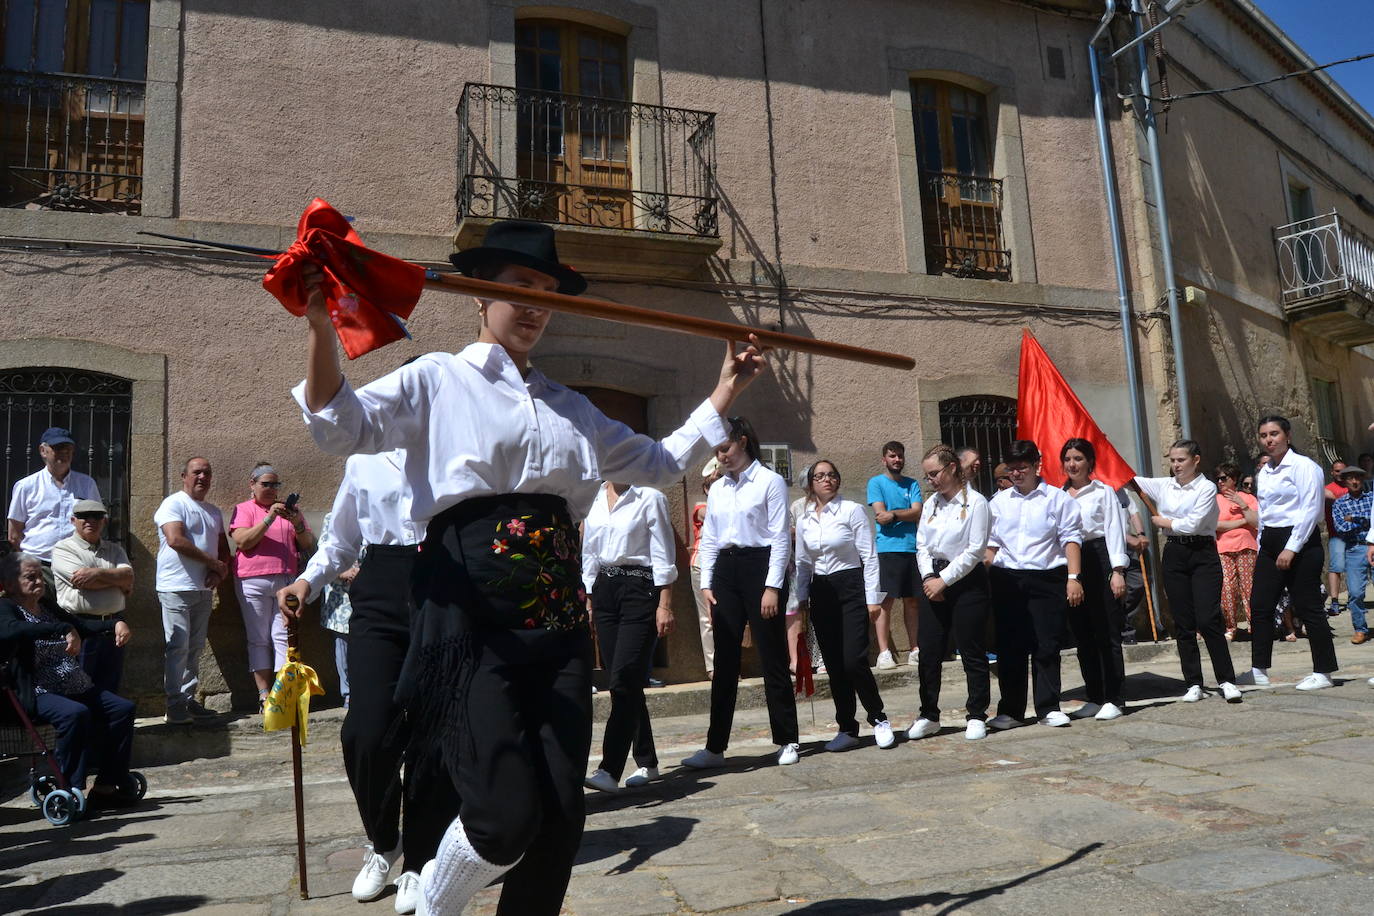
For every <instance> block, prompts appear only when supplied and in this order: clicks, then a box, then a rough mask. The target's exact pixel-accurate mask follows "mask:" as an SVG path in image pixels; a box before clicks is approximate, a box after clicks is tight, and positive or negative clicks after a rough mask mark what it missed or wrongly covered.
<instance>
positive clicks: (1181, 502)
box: [1135, 474, 1221, 537]
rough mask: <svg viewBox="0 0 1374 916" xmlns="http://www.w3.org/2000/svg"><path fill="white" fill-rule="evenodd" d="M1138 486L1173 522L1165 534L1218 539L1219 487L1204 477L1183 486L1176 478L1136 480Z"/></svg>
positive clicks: (1162, 513) (1143, 478) (1200, 476)
mask: <svg viewBox="0 0 1374 916" xmlns="http://www.w3.org/2000/svg"><path fill="white" fill-rule="evenodd" d="M1135 483H1136V486H1138V487H1140V489H1141V490H1143V491H1145V495H1146V496H1148V497H1150V499H1152V500H1154V503H1155V509H1157V510H1158V512H1159V514H1160V515H1162V516H1164V517H1165V518H1167V519H1170V520H1172V521H1173V523H1174V524H1173V528H1172V530H1170V531H1167V532H1165V533H1166V534H1184V535H1187V534H1197V535H1205V536H1207V537H1216V534H1217V516H1218V515H1220V514H1221V509H1220V507H1218V506H1217V485H1216V484H1214V483H1212V482H1211V481H1210V480H1208V479H1207V478H1206V477H1203V476H1202V475H1201V474H1199V475H1197V476H1196V477H1194V478H1193V479H1192V480H1190V481H1188V483H1187V484H1186V485H1181V484H1179V482H1178V481H1177V480H1176V479H1175V478H1173V477H1137V478H1136V479H1135Z"/></svg>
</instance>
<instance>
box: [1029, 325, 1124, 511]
mask: <svg viewBox="0 0 1374 916" xmlns="http://www.w3.org/2000/svg"><path fill="white" fill-rule="evenodd" d="M1017 388H1018V391H1017V403H1016V438H1018V439H1030V440H1031V441H1032V442H1034V443H1035V444H1036V446H1037V447H1038V448H1039V449H1040V452H1041V454H1042V455H1043V456H1044V468H1043V469H1042V471H1041V476H1042V477H1044V478H1045V480H1046V481H1047V482H1048V483H1049V484H1050V486H1054V487H1058V486H1062V485H1063V484H1064V479H1065V478H1064V468H1063V467H1062V466H1061V465H1060V463H1059V450H1060V449H1061V448H1063V447H1064V443H1065V442H1066V441H1067V440H1069V439H1074V438H1078V439H1087V440H1088V441H1089V442H1091V443H1092V444H1093V448H1094V449H1095V450H1096V451H1097V470H1096V471H1095V472H1094V473H1093V476H1094V477H1096V478H1098V479H1099V480H1101V481H1102V482H1103V483H1105V484H1107V485H1108V486H1110V487H1113V488H1116V487H1121V486H1125V485H1126V483H1127V482H1128V481H1129V480H1130V479H1131V478H1132V477H1134V476H1135V471H1134V470H1132V469H1131V466H1130V465H1129V464H1127V463H1126V459H1124V458H1122V457H1121V454H1120V453H1119V452H1117V450H1116V449H1115V448H1113V447H1112V443H1111V442H1110V441H1108V439H1107V436H1106V434H1104V433H1103V432H1102V430H1101V429H1100V428H1098V425H1097V423H1095V422H1094V421H1093V418H1092V414H1090V413H1088V409H1087V408H1086V407H1084V406H1083V402H1082V401H1080V400H1078V395H1076V394H1074V393H1073V389H1072V388H1070V387H1069V383H1068V382H1066V381H1064V376H1062V375H1060V374H1059V370H1058V369H1056V368H1055V365H1054V363H1053V362H1052V361H1051V360H1050V357H1049V354H1048V353H1046V352H1045V350H1044V348H1043V347H1041V346H1040V341H1038V340H1036V339H1035V335H1033V334H1032V333H1031V332H1030V331H1029V330H1025V331H1023V332H1022V333H1021V373H1020V378H1019V380H1018V385H1017Z"/></svg>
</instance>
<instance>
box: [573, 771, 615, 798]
mask: <svg viewBox="0 0 1374 916" xmlns="http://www.w3.org/2000/svg"><path fill="white" fill-rule="evenodd" d="M582 784H583V785H584V786H586V787H587V788H588V789H595V790H596V791H598V792H609V793H611V794H615V793H616V792H619V791H620V783H618V782H616V780H615V777H614V776H612V775H611V774H610V773H607V772H606V771H605V770H603V769H601V768H599V767H598V768H597V769H595V770H592V775H590V776H587V777H584V778H583V780H582Z"/></svg>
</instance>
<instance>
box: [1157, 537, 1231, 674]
mask: <svg viewBox="0 0 1374 916" xmlns="http://www.w3.org/2000/svg"><path fill="white" fill-rule="evenodd" d="M1163 567H1164V573H1163V575H1164V594H1166V595H1168V596H1169V608H1170V609H1171V610H1172V611H1173V614H1174V639H1175V640H1176V641H1177V642H1178V660H1179V664H1180V665H1181V666H1182V668H1183V680H1185V681H1187V683H1188V686H1189V687H1201V686H1202V654H1201V653H1200V652H1199V651H1198V647H1197V638H1198V635H1199V634H1201V635H1202V641H1203V642H1204V643H1206V644H1207V654H1208V655H1210V656H1211V657H1212V673H1213V674H1215V675H1216V678H1217V683H1219V684H1220V683H1223V682H1231V683H1234V682H1235V680H1236V670H1235V668H1234V667H1233V666H1232V664H1231V644H1230V643H1228V642H1227V641H1226V624H1225V622H1224V621H1223V620H1222V616H1221V558H1220V557H1219V556H1218V555H1217V544H1216V541H1215V540H1214V539H1205V540H1202V541H1198V542H1189V543H1187V544H1185V543H1182V542H1180V541H1174V540H1170V541H1166V542H1165V544H1164V559H1163Z"/></svg>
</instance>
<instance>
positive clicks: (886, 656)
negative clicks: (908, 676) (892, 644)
mask: <svg viewBox="0 0 1374 916" xmlns="http://www.w3.org/2000/svg"><path fill="white" fill-rule="evenodd" d="M876 667H877V668H878V670H879V671H888V670H890V669H892V668H896V667H897V659H895V658H893V657H892V650H891V649H884V650H883V651H881V652H879V653H878V664H877V666H876Z"/></svg>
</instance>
